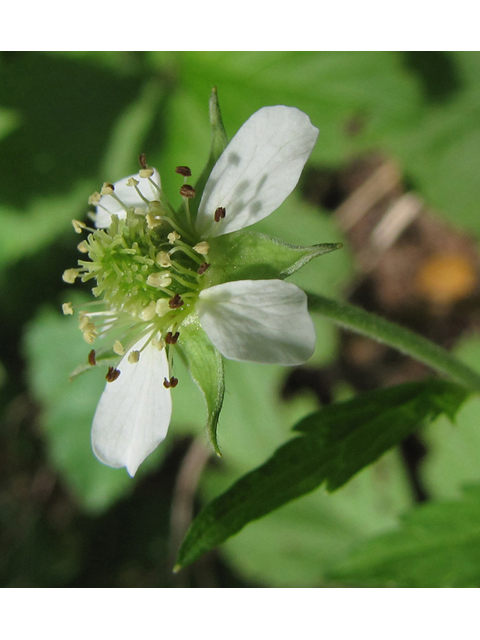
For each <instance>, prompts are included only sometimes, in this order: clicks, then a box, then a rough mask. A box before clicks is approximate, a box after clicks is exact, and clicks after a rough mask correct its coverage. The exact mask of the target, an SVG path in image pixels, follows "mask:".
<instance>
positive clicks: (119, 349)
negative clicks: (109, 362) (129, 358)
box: [113, 340, 125, 356]
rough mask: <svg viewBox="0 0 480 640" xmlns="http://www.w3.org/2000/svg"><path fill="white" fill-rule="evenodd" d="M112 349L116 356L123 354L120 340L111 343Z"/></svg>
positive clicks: (123, 350)
mask: <svg viewBox="0 0 480 640" xmlns="http://www.w3.org/2000/svg"><path fill="white" fill-rule="evenodd" d="M113 351H114V353H116V354H117V356H123V354H124V353H125V349H124V347H123V344H122V343H121V342H120V340H116V341H115V344H114V345H113Z"/></svg>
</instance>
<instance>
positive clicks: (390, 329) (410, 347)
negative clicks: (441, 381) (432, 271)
mask: <svg viewBox="0 0 480 640" xmlns="http://www.w3.org/2000/svg"><path fill="white" fill-rule="evenodd" d="M307 295H308V303H309V309H310V311H313V312H316V313H319V314H320V315H322V316H324V317H326V318H330V319H331V320H333V321H334V322H335V323H337V324H338V325H340V326H342V327H344V328H346V329H350V330H351V331H354V332H356V333H360V334H362V335H364V336H368V337H369V338H372V339H373V340H377V342H382V343H384V344H387V345H389V346H390V347H393V348H394V349H397V350H398V351H400V352H401V353H404V354H406V355H409V356H411V357H412V358H415V360H418V361H419V362H423V364H426V365H428V366H429V367H430V368H432V369H434V370H435V371H438V373H441V374H443V375H446V376H448V377H450V378H451V379H452V380H454V381H455V382H458V383H459V384H461V385H463V386H465V387H468V388H469V389H472V390H476V391H480V375H478V374H477V373H476V372H475V371H473V370H472V369H470V367H467V365H465V364H463V362H460V361H459V360H457V359H456V358H454V357H453V356H452V355H451V354H450V353H448V351H445V349H442V347H439V346H438V345H436V344H434V343H433V342H430V340H427V339H426V338H424V337H422V336H419V335H417V334H416V333H414V332H413V331H410V330H409V329H404V328H403V327H400V326H399V325H397V324H394V323H393V322H390V321H389V320H385V319H384V318H381V317H379V316H377V315H375V314H373V313H369V312H368V311H364V310H363V309H360V308H359V307H356V306H354V305H352V304H349V303H347V302H339V301H337V300H331V299H330V298H325V297H323V296H319V295H317V294H314V293H308V294H307Z"/></svg>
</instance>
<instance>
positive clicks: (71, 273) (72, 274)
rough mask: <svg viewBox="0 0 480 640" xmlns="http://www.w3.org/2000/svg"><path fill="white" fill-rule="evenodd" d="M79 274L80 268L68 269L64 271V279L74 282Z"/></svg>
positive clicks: (70, 282)
mask: <svg viewBox="0 0 480 640" xmlns="http://www.w3.org/2000/svg"><path fill="white" fill-rule="evenodd" d="M78 276H79V273H78V269H67V270H66V271H64V272H63V276H62V280H63V281H64V282H67V283H68V284H73V283H74V282H75V280H76V278H78Z"/></svg>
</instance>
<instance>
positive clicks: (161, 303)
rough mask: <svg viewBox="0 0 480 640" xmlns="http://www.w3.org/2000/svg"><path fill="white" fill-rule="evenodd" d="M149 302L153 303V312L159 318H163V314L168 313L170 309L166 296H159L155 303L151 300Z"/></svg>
mask: <svg viewBox="0 0 480 640" xmlns="http://www.w3.org/2000/svg"><path fill="white" fill-rule="evenodd" d="M150 304H154V305H155V307H154V309H155V313H156V314H157V316H158V317H159V318H163V316H166V315H167V313H170V311H171V308H170V304H169V300H168V298H159V299H158V300H157V302H156V303H155V302H153V303H152V302H151V303H150ZM152 317H153V316H152ZM149 320H151V318H149Z"/></svg>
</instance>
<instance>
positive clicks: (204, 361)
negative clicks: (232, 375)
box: [177, 314, 225, 455]
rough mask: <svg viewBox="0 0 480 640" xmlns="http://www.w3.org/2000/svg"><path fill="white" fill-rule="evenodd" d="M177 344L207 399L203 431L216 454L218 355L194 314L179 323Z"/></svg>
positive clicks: (219, 397) (221, 388) (219, 388)
mask: <svg viewBox="0 0 480 640" xmlns="http://www.w3.org/2000/svg"><path fill="white" fill-rule="evenodd" d="M177 346H178V350H179V352H180V355H181V357H182V359H183V360H184V362H185V365H186V366H187V368H188V370H189V372H190V375H191V376H192V379H193V381H194V382H195V383H196V384H197V386H198V388H199V389H200V391H201V392H202V394H203V396H204V398H205V402H206V403H207V411H208V418H207V433H208V437H209V439H210V442H211V443H212V446H213V448H214V450H215V453H217V454H218V455H220V450H219V448H218V443H217V424H218V418H219V416H220V411H221V409H222V404H223V395H224V390H225V385H224V376H223V361H222V356H221V355H220V353H219V352H218V351H217V350H216V349H215V347H214V346H213V345H212V343H211V342H210V340H209V339H208V337H207V335H206V333H205V331H204V330H203V329H202V326H201V324H200V322H199V320H198V317H197V316H196V315H193V314H191V315H190V316H189V317H188V318H187V319H186V320H185V322H184V323H183V324H182V326H181V330H180V337H179V339H178V342H177Z"/></svg>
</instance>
